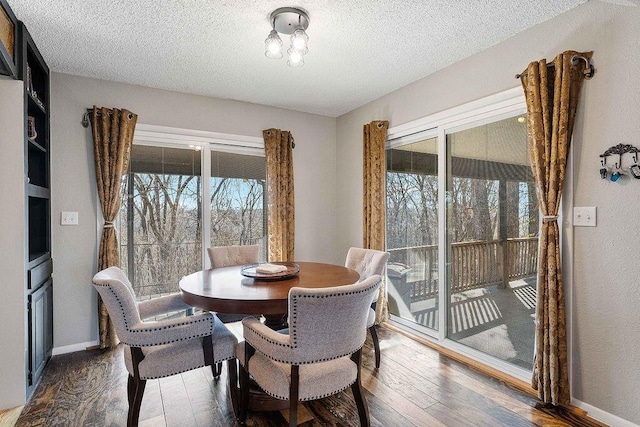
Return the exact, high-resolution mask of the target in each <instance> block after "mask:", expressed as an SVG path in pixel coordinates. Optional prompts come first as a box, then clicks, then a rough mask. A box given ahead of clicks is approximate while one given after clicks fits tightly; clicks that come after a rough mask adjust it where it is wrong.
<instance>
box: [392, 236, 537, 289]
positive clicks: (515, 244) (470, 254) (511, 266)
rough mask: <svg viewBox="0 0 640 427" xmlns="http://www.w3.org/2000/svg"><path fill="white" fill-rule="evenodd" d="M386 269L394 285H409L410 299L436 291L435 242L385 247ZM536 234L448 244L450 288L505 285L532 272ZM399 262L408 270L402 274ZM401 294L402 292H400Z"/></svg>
mask: <svg viewBox="0 0 640 427" xmlns="http://www.w3.org/2000/svg"><path fill="white" fill-rule="evenodd" d="M389 252H390V253H391V257H390V259H389V262H390V264H389V266H388V269H387V273H388V275H389V277H390V279H391V280H392V282H393V283H394V285H395V286H401V287H406V286H409V287H410V288H411V289H409V294H410V295H411V300H412V301H418V300H424V299H426V298H432V297H434V296H436V295H437V294H438V246H437V245H431V246H415V247H409V248H398V249H389ZM537 265H538V238H537V237H524V238H518V239H507V240H493V241H488V242H461V243H453V244H452V245H451V273H450V282H451V292H452V293H458V292H462V291H466V290H470V289H477V288H481V287H485V286H489V285H498V286H499V287H502V286H505V285H506V284H507V283H508V282H509V281H511V280H517V279H520V278H523V277H531V276H535V274H536V272H537ZM402 266H409V267H410V268H411V270H410V271H409V272H408V273H406V274H402V273H399V272H400V271H402ZM401 293H403V294H404V292H401Z"/></svg>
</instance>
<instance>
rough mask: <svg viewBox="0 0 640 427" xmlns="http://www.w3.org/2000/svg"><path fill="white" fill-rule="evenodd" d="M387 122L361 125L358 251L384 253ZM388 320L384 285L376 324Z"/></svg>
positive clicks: (382, 284)
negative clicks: (359, 239)
mask: <svg viewBox="0 0 640 427" xmlns="http://www.w3.org/2000/svg"><path fill="white" fill-rule="evenodd" d="M388 127H389V122H388V121H380V120H376V121H373V122H371V123H369V124H366V125H364V138H363V154H362V158H363V164H362V177H363V186H362V194H363V211H362V217H363V221H362V247H363V248H366V249H375V250H379V251H384V250H385V242H384V236H385V195H386V193H385V188H384V176H385V158H384V144H385V141H386V137H387V128H388ZM388 319H389V308H388V307H387V285H386V283H385V281H384V280H383V281H382V283H381V285H380V293H379V294H378V302H377V304H376V323H378V324H379V323H382V322H384V321H386V320H388Z"/></svg>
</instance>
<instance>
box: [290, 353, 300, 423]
mask: <svg viewBox="0 0 640 427" xmlns="http://www.w3.org/2000/svg"><path fill="white" fill-rule="evenodd" d="M299 369H300V367H299V366H297V365H291V384H289V427H297V426H298V386H299V384H300V376H299Z"/></svg>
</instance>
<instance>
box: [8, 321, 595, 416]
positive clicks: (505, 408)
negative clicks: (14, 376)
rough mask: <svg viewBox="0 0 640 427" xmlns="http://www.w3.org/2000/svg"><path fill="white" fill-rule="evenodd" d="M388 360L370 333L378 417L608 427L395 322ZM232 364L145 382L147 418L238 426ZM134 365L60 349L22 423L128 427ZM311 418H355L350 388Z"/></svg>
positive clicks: (116, 356) (370, 393) (367, 381)
mask: <svg viewBox="0 0 640 427" xmlns="http://www.w3.org/2000/svg"><path fill="white" fill-rule="evenodd" d="M379 336H380V345H381V348H382V365H381V367H380V369H378V370H375V369H374V360H373V352H372V350H371V345H370V342H369V341H367V345H366V348H365V352H364V366H363V375H362V380H363V384H364V387H365V390H366V398H367V402H368V404H369V410H370V413H371V424H372V425H373V426H385V427H395V426H456V427H458V426H492V427H493V426H602V424H599V423H596V422H593V421H592V420H589V419H587V418H583V417H579V416H577V415H576V414H575V413H574V412H570V411H565V410H562V411H560V410H557V409H550V408H543V407H540V408H538V407H537V401H536V399H535V398H534V397H533V396H531V395H528V394H526V393H523V392H521V391H519V390H516V389H515V388H512V387H510V386H508V385H506V384H505V383H504V382H502V381H500V380H497V379H494V378H491V377H488V376H486V375H484V374H482V373H481V372H479V371H476V370H474V369H472V368H470V367H468V366H467V365H465V364H462V363H459V362H457V361H455V360H452V359H450V358H448V357H446V356H444V355H441V354H439V353H438V352H437V351H435V350H433V349H432V348H429V347H427V346H425V345H423V344H420V343H419V342H416V341H414V340H412V339H410V338H408V337H406V336H404V335H401V334H399V333H397V332H394V331H392V330H390V329H387V328H379ZM226 380H227V373H226V365H225V368H224V370H223V374H222V377H221V379H220V380H219V381H214V380H213V377H212V375H211V370H210V369H208V368H203V369H198V370H195V371H191V372H187V373H184V374H182V375H175V376H173V377H169V378H163V379H160V380H153V381H148V382H147V388H146V390H145V395H144V398H143V401H142V409H141V413H140V426H154V427H155V426H180V427H186V426H233V425H237V423H236V422H235V419H234V417H233V413H232V410H231V404H230V401H229V399H228V398H227V384H226ZM126 383H127V373H126V369H125V367H124V362H123V349H122V347H121V346H120V347H119V348H117V349H115V350H110V351H104V352H103V351H100V350H90V351H81V352H76V353H70V354H65V355H60V356H55V357H53V358H52V360H51V362H50V363H49V365H48V366H47V368H46V370H45V373H44V376H43V378H42V380H41V382H40V384H39V385H38V387H37V388H36V391H35V393H34V395H33V398H32V399H31V401H30V402H29V403H28V404H27V405H26V406H25V408H24V410H23V411H22V414H21V415H20V417H19V419H18V421H17V424H16V425H17V426H123V425H125V424H126V414H127V394H126ZM305 408H306V409H307V410H308V412H309V413H310V415H311V416H312V417H313V419H311V420H310V421H307V422H305V423H303V424H302V425H304V426H355V425H359V423H358V414H357V411H356V408H355V403H354V401H353V397H352V395H351V391H350V390H349V389H348V390H346V391H344V392H342V393H339V394H337V395H334V396H331V397H328V398H325V399H322V400H318V401H313V402H307V403H305ZM283 424H285V419H284V418H283V415H282V414H280V413H279V412H263V413H257V412H253V413H251V412H250V413H249V416H248V419H247V425H248V426H256V427H259V426H281V425H283Z"/></svg>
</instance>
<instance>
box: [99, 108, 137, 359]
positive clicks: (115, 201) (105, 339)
mask: <svg viewBox="0 0 640 427" xmlns="http://www.w3.org/2000/svg"><path fill="white" fill-rule="evenodd" d="M137 119H138V116H137V115H136V114H134V113H132V112H130V111H128V110H119V109H116V108H113V109H110V108H105V107H102V108H98V107H96V106H95V105H94V106H93V114H92V115H91V131H92V133H93V149H94V151H93V152H94V158H95V167H96V183H97V188H98V197H99V198H100V206H101V209H102V216H103V218H104V224H103V227H102V237H101V239H100V250H99V255H98V269H99V270H103V269H105V268H108V267H111V266H118V267H119V266H120V254H119V248H118V237H117V235H116V230H115V227H114V224H113V222H114V220H115V218H116V215H117V214H118V210H119V209H120V195H121V184H122V175H123V174H124V173H125V172H126V171H127V167H128V164H129V156H130V154H131V144H132V142H133V132H134V130H135V127H136V121H137ZM98 321H99V330H100V348H109V347H115V346H116V345H118V342H119V340H118V337H117V336H116V333H115V329H114V327H113V324H112V322H111V320H110V318H109V314H108V313H107V308H106V307H105V305H104V304H103V303H102V300H101V299H100V297H98Z"/></svg>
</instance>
